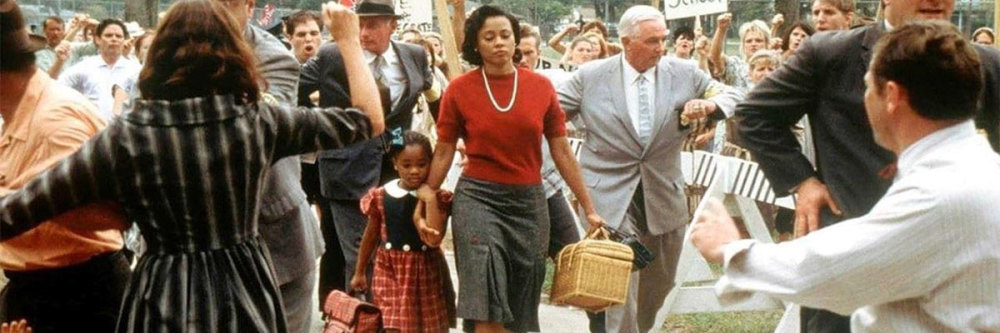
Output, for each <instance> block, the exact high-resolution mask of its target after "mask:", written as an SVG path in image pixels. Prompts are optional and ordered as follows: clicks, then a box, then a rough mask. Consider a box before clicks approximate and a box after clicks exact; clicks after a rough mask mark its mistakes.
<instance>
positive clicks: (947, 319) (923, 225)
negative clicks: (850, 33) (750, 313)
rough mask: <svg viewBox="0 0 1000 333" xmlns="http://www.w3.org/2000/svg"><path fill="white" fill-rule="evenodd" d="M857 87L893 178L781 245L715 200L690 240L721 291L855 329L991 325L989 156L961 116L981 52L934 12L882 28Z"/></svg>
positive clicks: (971, 108) (995, 297)
mask: <svg viewBox="0 0 1000 333" xmlns="http://www.w3.org/2000/svg"><path fill="white" fill-rule="evenodd" d="M985 60H986V59H984V61H985ZM939 82H947V84H939ZM865 83H866V85H867V90H866V91H865V109H866V110H867V113H868V119H869V120H870V122H871V126H872V129H873V131H874V134H875V141H876V142H877V143H878V144H879V145H880V146H883V147H885V148H886V149H888V150H890V151H892V152H894V153H895V154H896V155H897V156H898V164H897V165H898V171H897V173H896V175H895V178H894V180H893V184H892V186H891V187H890V188H889V190H888V192H887V193H886V194H885V196H884V197H882V199H881V200H879V202H878V203H877V204H876V205H875V207H874V208H872V210H871V212H869V213H868V214H866V215H863V216H860V217H858V218H855V219H852V220H847V221H844V222H841V223H838V224H834V225H832V226H829V227H826V228H823V229H819V230H817V231H814V232H812V233H809V234H808V235H807V236H805V237H804V238H800V239H796V240H794V241H791V242H785V243H781V244H763V243H758V242H756V241H752V240H738V238H739V234H738V232H737V231H736V228H735V226H734V225H733V223H732V220H731V219H730V218H729V216H728V214H726V212H725V210H724V208H721V207H719V205H718V204H717V203H716V204H715V207H714V208H713V209H710V210H709V212H708V213H706V214H703V215H702V216H699V217H698V222H697V224H696V225H695V227H694V231H693V233H692V240H693V242H694V244H695V246H696V247H697V248H698V249H699V250H700V251H701V253H702V255H704V256H705V258H706V259H708V260H709V261H712V262H722V263H724V265H725V266H724V267H725V268H724V272H725V275H724V277H723V278H722V279H721V280H720V281H719V282H718V284H716V292H717V293H718V294H719V298H720V301H721V302H722V303H730V302H734V301H737V300H740V299H742V298H744V297H746V296H747V295H748V294H749V293H750V292H759V293H764V294H767V295H770V296H773V297H776V298H779V299H782V300H786V301H792V302H796V303H800V304H802V305H803V306H810V307H816V308H823V309H827V310H830V311H833V312H836V313H838V314H842V315H848V314H851V315H852V317H851V330H852V331H854V332H866V331H873V332H875V331H877V332H958V331H962V332H996V331H1000V315H998V314H1000V248H998V247H997V246H996V241H997V239H1000V211H998V210H997V209H996V204H997V202H1000V157H998V156H997V154H995V153H994V152H993V150H992V149H991V148H990V145H989V143H988V142H987V141H986V140H985V139H984V138H983V137H981V136H979V135H977V134H976V130H975V127H974V126H973V121H972V120H971V119H972V117H973V115H974V113H975V110H976V105H977V102H978V100H979V96H980V93H981V92H982V90H983V78H982V76H981V72H980V57H979V56H978V55H977V53H976V52H975V50H974V49H973V47H972V46H971V44H970V43H969V42H968V41H966V40H964V39H963V38H962V36H961V34H960V32H959V31H958V30H957V29H956V28H955V27H954V26H952V25H951V24H949V23H947V22H945V21H923V22H917V23H911V24H907V25H904V26H902V27H899V28H898V29H895V30H893V31H892V32H889V33H888V34H887V35H886V36H885V37H883V39H882V41H881V42H880V43H879V45H878V46H877V47H876V51H875V57H874V60H873V61H872V64H871V66H870V68H869V71H868V73H867V75H866V77H865Z"/></svg>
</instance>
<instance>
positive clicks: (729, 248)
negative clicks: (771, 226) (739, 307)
mask: <svg viewBox="0 0 1000 333" xmlns="http://www.w3.org/2000/svg"><path fill="white" fill-rule="evenodd" d="M754 244H757V241H755V240H752V239H741V240H738V241H735V242H731V243H729V244H726V246H725V247H724V248H723V268H722V272H723V275H722V277H721V278H719V281H718V282H716V283H715V295H716V296H717V297H718V298H719V304H720V305H722V306H730V305H733V304H737V303H740V302H742V301H744V300H746V299H748V298H750V296H751V295H752V294H753V293H751V292H750V291H747V290H744V289H741V288H739V287H737V286H736V285H735V284H734V283H733V280H732V278H730V276H729V271H730V266H731V263H732V261H733V259H734V258H735V259H739V258H736V256H737V255H739V254H742V253H744V252H746V251H747V250H749V249H750V248H751V247H753V245H754Z"/></svg>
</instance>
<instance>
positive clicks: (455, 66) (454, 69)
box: [434, 0, 465, 77]
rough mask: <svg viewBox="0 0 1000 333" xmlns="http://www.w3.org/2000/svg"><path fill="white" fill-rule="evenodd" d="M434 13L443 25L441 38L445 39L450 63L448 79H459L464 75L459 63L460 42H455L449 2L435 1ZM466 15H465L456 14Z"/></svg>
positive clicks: (445, 48) (444, 0) (447, 57)
mask: <svg viewBox="0 0 1000 333" xmlns="http://www.w3.org/2000/svg"><path fill="white" fill-rule="evenodd" d="M434 12H435V13H437V18H438V23H439V24H440V25H441V38H444V41H443V42H444V50H445V52H444V53H445V56H444V57H445V62H447V63H448V73H446V74H447V75H448V77H458V76H459V75H462V64H461V63H460V62H458V54H459V50H458V42H457V41H455V34H454V30H452V23H451V14H450V13H448V1H447V0H434ZM456 15H465V13H456Z"/></svg>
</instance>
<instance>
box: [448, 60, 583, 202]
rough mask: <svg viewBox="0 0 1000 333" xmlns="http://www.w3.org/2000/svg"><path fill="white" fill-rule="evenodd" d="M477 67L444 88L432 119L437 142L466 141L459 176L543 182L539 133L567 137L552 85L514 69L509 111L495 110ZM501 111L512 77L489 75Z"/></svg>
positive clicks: (522, 70) (516, 181)
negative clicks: (466, 159)
mask: <svg viewBox="0 0 1000 333" xmlns="http://www.w3.org/2000/svg"><path fill="white" fill-rule="evenodd" d="M481 71H482V69H477V70H474V71H471V72H469V73H466V74H465V75H462V76H460V77H458V78H456V79H455V80H454V81H452V82H451V83H450V84H449V85H448V89H447V90H446V91H445V93H444V97H443V98H442V102H441V106H440V108H441V109H440V111H441V112H440V115H439V116H438V120H437V131H438V141H441V142H447V143H452V144H454V143H455V142H456V141H458V138H462V139H464V140H465V152H466V154H468V156H469V164H468V165H466V167H465V170H464V171H463V175H464V176H467V177H470V178H475V179H479V180H485V181H490V182H494V183H502V184H538V183H541V182H542V177H541V175H540V170H541V167H542V153H541V152H542V146H541V144H542V141H541V140H542V134H544V135H545V137H546V138H558V137H562V136H566V123H565V122H566V115H565V114H564V113H563V111H562V108H560V107H559V98H558V97H557V96H556V92H555V89H554V88H553V87H552V83H551V82H549V80H548V79H546V78H545V77H543V76H541V75H538V74H535V73H533V72H531V71H528V70H524V69H520V68H519V69H517V71H518V76H519V77H518V87H517V97H516V100H515V101H514V107H513V108H512V109H511V110H510V111H508V112H500V111H498V110H497V109H496V108H495V107H494V106H493V103H491V102H490V97H489V95H488V94H487V92H486V86H485V84H484V83H483V77H482V74H481ZM487 79H488V80H489V83H490V89H491V90H492V92H493V97H494V98H495V99H496V101H497V104H499V105H500V107H506V106H507V105H508V103H510V99H511V90H513V86H514V74H510V75H502V76H489V75H487Z"/></svg>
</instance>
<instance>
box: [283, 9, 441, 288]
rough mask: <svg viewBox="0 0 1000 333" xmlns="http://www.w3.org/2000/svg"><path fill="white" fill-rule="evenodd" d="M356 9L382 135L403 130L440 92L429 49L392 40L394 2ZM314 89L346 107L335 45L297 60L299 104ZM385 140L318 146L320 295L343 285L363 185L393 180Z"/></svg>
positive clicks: (353, 250)
mask: <svg viewBox="0 0 1000 333" xmlns="http://www.w3.org/2000/svg"><path fill="white" fill-rule="evenodd" d="M354 10H355V12H356V13H357V15H358V16H359V18H360V22H359V23H360V28H361V35H360V39H361V47H362V48H363V49H364V53H365V60H367V61H368V64H369V67H371V69H372V73H373V74H374V76H375V79H376V81H377V82H376V84H377V85H378V86H379V93H380V95H381V97H382V103H383V106H384V107H383V109H384V110H386V115H385V122H386V129H388V130H387V131H386V133H389V132H391V130H392V129H396V128H402V129H404V130H405V129H409V128H410V125H411V123H412V121H413V108H414V106H415V105H416V103H417V99H418V98H419V97H420V95H421V94H424V95H425V97H427V100H428V101H429V102H431V104H432V105H431V109H432V110H437V108H436V104H437V100H438V98H439V96H438V95H439V93H438V92H437V89H435V87H434V76H433V75H432V74H431V68H430V65H429V64H428V60H427V54H426V53H425V52H424V49H423V47H421V46H418V45H413V44H406V43H399V42H395V41H392V40H391V38H392V35H393V32H394V31H395V30H396V20H397V19H399V18H400V17H401V16H400V15H398V14H396V9H395V5H394V4H393V1H392V0H361V1H358V2H357V3H355V6H354ZM315 91H319V93H320V98H319V106H322V107H329V106H340V107H348V106H350V105H349V103H350V94H351V92H350V91H349V89H348V84H347V74H346V72H345V71H344V62H343V60H342V59H341V57H340V52H339V51H338V49H337V44H336V43H327V44H326V45H324V46H322V47H321V48H320V49H319V52H318V54H317V56H315V57H313V58H312V59H310V60H309V61H308V62H306V63H305V64H304V65H303V66H302V76H301V78H300V80H299V104H300V105H308V106H311V105H312V102H311V101H310V99H309V95H310V94H311V93H313V92H315ZM432 114H436V112H433V111H432ZM387 135H388V134H387ZM388 140H389V139H387V137H386V136H383V137H377V138H373V139H371V140H369V141H366V142H365V143H361V144H357V145H354V146H352V147H348V148H344V149H338V150H327V151H323V152H320V154H319V156H318V159H317V165H318V169H319V178H320V192H321V193H322V196H323V199H324V200H325V201H328V204H327V208H328V215H329V216H331V219H330V220H328V222H326V223H324V224H323V226H322V227H323V235H324V239H325V240H326V242H327V247H328V251H327V252H328V253H327V254H326V255H324V257H323V259H322V260H321V262H320V297H322V296H323V295H325V294H326V293H328V292H330V291H331V290H333V289H344V288H345V287H346V286H345V285H343V282H344V281H345V280H350V277H351V276H352V275H353V274H354V266H355V264H356V262H357V256H358V244H359V243H360V241H361V235H362V234H363V233H364V228H365V222H366V219H365V217H364V216H362V215H361V209H360V204H359V200H360V199H361V196H362V195H364V194H365V192H366V191H368V190H369V189H371V188H373V187H375V186H376V185H379V184H381V183H384V182H385V181H388V180H390V179H392V178H394V176H393V175H394V174H395V172H394V171H393V170H392V163H391V162H390V161H388V157H387V156H386V154H385V147H387V146H388V145H387V143H388ZM329 221H332V223H330V222H329ZM330 224H332V225H330ZM335 242H338V243H339V244H340V248H341V250H342V251H343V260H342V261H339V260H337V259H338V258H334V257H333V256H334V255H336V254H335V253H334V251H335V249H333V250H330V248H334V247H335V245H336V244H337V243H335ZM338 261H339V262H338ZM331 263H335V264H331ZM341 263H343V264H341ZM340 265H345V266H346V267H341V266H340ZM340 274H343V275H342V276H340Z"/></svg>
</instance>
